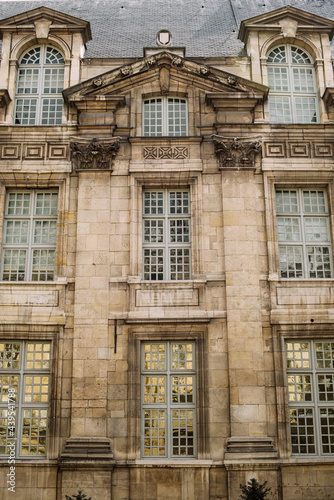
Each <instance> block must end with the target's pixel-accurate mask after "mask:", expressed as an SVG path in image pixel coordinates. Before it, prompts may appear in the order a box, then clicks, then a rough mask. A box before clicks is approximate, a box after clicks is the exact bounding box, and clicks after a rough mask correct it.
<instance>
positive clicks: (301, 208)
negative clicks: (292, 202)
mask: <svg viewBox="0 0 334 500" xmlns="http://www.w3.org/2000/svg"><path fill="white" fill-rule="evenodd" d="M298 198H299V217H300V232H301V245H302V249H303V262H304V272H303V278H309V270H308V261H307V244H306V234H305V227H304V224H305V214H304V205H303V190H302V189H298Z"/></svg>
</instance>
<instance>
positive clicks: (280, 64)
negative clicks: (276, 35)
mask: <svg viewBox="0 0 334 500" xmlns="http://www.w3.org/2000/svg"><path fill="white" fill-rule="evenodd" d="M267 65H268V85H269V87H270V93H269V112H270V121H271V122H272V123H317V122H318V105H317V96H316V84H315V75H314V68H313V61H312V58H311V56H310V55H309V54H307V53H306V52H305V51H304V50H303V49H301V48H300V47H296V46H294V45H289V44H287V45H281V46H279V47H276V48H275V49H273V50H272V51H271V52H270V53H269V55H268V58H267Z"/></svg>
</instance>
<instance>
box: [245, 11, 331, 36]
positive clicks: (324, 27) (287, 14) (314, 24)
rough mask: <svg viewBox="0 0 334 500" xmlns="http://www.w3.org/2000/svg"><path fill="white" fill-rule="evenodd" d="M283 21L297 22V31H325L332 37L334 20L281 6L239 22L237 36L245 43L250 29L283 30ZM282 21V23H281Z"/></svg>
mask: <svg viewBox="0 0 334 500" xmlns="http://www.w3.org/2000/svg"><path fill="white" fill-rule="evenodd" d="M284 21H286V23H288V22H289V21H290V22H292V23H297V26H298V32H302V33H310V32H313V33H314V32H318V33H319V32H321V33H327V34H328V36H329V38H330V39H332V37H333V35H334V21H332V20H331V19H326V18H325V17H321V16H317V15H316V14H313V13H312V14H311V13H310V12H306V11H305V10H301V9H297V8H296V7H291V6H290V5H288V6H286V7H282V8H280V9H277V10H273V11H271V12H267V13H265V14H261V15H260V16H255V17H251V18H249V19H245V20H244V21H242V22H241V25H240V30H239V35H238V38H239V39H240V40H241V41H242V42H244V43H246V42H247V38H248V34H249V32H250V31H276V30H277V31H278V32H281V31H282V30H284ZM282 22H283V23H282Z"/></svg>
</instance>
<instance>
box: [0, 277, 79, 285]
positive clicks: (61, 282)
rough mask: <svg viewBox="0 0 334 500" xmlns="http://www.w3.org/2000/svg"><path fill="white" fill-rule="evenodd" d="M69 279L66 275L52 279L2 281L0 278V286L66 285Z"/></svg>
mask: <svg viewBox="0 0 334 500" xmlns="http://www.w3.org/2000/svg"><path fill="white" fill-rule="evenodd" d="M69 281H70V280H69V279H68V278H66V277H58V278H57V279H56V280H54V281H2V280H0V287H1V286H14V287H18V286H24V287H26V286H47V287H54V286H57V285H61V286H63V285H67V284H68V283H69Z"/></svg>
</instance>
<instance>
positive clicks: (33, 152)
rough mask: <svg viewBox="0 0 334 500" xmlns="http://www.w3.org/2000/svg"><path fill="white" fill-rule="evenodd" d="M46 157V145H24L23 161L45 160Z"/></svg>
mask: <svg viewBox="0 0 334 500" xmlns="http://www.w3.org/2000/svg"><path fill="white" fill-rule="evenodd" d="M44 157H45V144H24V146H23V156H22V159H23V160H43V159H44Z"/></svg>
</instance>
